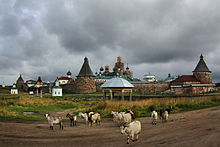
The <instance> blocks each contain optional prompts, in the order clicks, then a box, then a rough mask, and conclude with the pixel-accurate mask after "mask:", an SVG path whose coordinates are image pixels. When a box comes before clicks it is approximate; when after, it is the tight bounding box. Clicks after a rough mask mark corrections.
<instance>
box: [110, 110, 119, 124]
mask: <svg viewBox="0 0 220 147" xmlns="http://www.w3.org/2000/svg"><path fill="white" fill-rule="evenodd" d="M111 115H113V121H114V122H117V121H119V118H118V112H114V111H112V112H111Z"/></svg>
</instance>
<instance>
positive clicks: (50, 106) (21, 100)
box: [0, 93, 220, 120]
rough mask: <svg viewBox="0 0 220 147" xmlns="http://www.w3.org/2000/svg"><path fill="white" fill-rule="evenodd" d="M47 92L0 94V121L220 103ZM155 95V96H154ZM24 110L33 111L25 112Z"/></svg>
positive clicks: (216, 98) (211, 98)
mask: <svg viewBox="0 0 220 147" xmlns="http://www.w3.org/2000/svg"><path fill="white" fill-rule="evenodd" d="M101 95H102V94H101V93H93V94H80V95H79V94H67V95H64V96H67V98H68V97H69V98H72V97H73V96H74V97H76V98H85V97H87V98H89V97H91V96H101ZM50 96H51V95H50V94H46V95H44V97H43V98H39V96H38V97H37V96H33V95H32V96H30V95H28V94H25V93H21V94H19V95H16V96H15V95H10V94H0V120H45V118H44V116H43V115H44V114H45V113H56V112H62V111H64V110H70V111H71V112H74V113H75V114H77V113H78V112H80V111H82V112H85V111H94V112H100V113H101V115H102V118H108V117H111V111H119V112H120V111H127V110H129V109H131V110H132V111H134V112H135V113H136V115H137V117H146V116H150V112H151V111H152V110H159V109H162V108H168V107H171V106H172V108H173V111H172V113H178V112H185V111H191V110H197V109H203V108H208V107H213V106H219V105H220V95H218V94H215V95H206V96H205V95H200V96H197V97H188V96H187V97H178V98H175V97H160V96H158V97H159V98H149V99H145V100H137V101H132V102H129V101H117V100H115V101H80V102H72V101H65V100H53V99H51V98H50ZM155 97H156V95H155ZM23 112H35V113H34V114H24V113H23Z"/></svg>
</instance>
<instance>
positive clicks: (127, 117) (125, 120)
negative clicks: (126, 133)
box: [121, 113, 131, 124]
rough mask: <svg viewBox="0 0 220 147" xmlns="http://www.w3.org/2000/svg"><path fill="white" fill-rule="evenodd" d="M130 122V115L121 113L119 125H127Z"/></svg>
mask: <svg viewBox="0 0 220 147" xmlns="http://www.w3.org/2000/svg"><path fill="white" fill-rule="evenodd" d="M130 122H131V114H130V113H122V118H121V123H122V124H129V123H130Z"/></svg>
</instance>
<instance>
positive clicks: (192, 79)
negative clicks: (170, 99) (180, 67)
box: [172, 75, 199, 83]
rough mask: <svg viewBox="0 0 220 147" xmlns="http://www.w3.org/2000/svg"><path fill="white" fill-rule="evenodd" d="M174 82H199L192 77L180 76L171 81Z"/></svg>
mask: <svg viewBox="0 0 220 147" xmlns="http://www.w3.org/2000/svg"><path fill="white" fill-rule="evenodd" d="M174 82H199V81H198V80H197V79H196V78H195V77H194V76H193V75H182V76H180V77H178V78H177V79H175V80H173V81H172V83H174Z"/></svg>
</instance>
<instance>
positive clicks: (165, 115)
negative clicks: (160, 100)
mask: <svg viewBox="0 0 220 147" xmlns="http://www.w3.org/2000/svg"><path fill="white" fill-rule="evenodd" d="M168 117H169V114H168V111H164V112H163V113H162V122H167V120H168Z"/></svg>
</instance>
